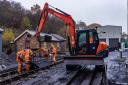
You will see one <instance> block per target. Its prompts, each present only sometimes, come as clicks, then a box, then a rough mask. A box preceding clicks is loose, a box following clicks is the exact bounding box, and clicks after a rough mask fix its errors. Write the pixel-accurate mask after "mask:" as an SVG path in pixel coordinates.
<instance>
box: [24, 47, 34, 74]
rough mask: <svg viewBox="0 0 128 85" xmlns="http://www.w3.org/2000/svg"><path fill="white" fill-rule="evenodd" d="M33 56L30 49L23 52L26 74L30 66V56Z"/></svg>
mask: <svg viewBox="0 0 128 85" xmlns="http://www.w3.org/2000/svg"><path fill="white" fill-rule="evenodd" d="M32 54H33V52H32V50H31V49H26V51H25V62H26V72H27V73H28V72H29V71H30V66H31V63H32V59H31V55H32Z"/></svg>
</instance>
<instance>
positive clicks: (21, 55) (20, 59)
mask: <svg viewBox="0 0 128 85" xmlns="http://www.w3.org/2000/svg"><path fill="white" fill-rule="evenodd" d="M24 55H25V50H21V51H19V52H18V53H17V56H16V61H17V63H18V69H17V71H18V73H19V74H21V73H22V66H23V58H24Z"/></svg>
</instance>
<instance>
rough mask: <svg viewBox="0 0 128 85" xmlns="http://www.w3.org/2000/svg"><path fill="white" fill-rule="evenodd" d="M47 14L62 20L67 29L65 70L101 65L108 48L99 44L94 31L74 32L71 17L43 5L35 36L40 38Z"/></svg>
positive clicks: (102, 43) (46, 4)
mask: <svg viewBox="0 0 128 85" xmlns="http://www.w3.org/2000/svg"><path fill="white" fill-rule="evenodd" d="M48 14H52V15H54V16H56V17H58V18H59V19H61V20H63V21H64V23H65V25H66V27H67V29H66V36H67V41H68V47H69V53H70V54H69V55H66V56H65V57H64V59H65V60H64V62H65V64H66V68H67V69H71V67H72V66H76V65H85V64H89V65H103V64H104V58H105V57H107V56H108V46H107V44H106V43H105V42H99V37H98V33H97V31H96V30H95V29H87V30H76V29H75V22H74V20H73V19H72V17H71V15H69V14H67V13H65V12H64V11H62V10H60V9H58V8H55V7H53V6H51V5H49V4H48V3H45V5H44V8H43V10H42V13H41V18H40V21H39V25H38V28H37V32H36V36H37V37H39V36H40V32H42V30H43V27H44V24H45V22H46V18H47V16H48Z"/></svg>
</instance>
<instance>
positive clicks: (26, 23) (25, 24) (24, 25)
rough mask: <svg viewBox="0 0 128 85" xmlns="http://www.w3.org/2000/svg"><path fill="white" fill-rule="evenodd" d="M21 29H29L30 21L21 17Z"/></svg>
mask: <svg viewBox="0 0 128 85" xmlns="http://www.w3.org/2000/svg"><path fill="white" fill-rule="evenodd" d="M22 27H23V28H24V29H30V28H31V24H30V20H29V18H28V17H27V16H25V17H23V19H22Z"/></svg>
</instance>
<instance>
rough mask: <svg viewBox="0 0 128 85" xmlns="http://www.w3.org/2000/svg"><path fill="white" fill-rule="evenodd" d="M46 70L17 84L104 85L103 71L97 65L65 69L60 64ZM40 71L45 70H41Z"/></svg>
mask: <svg viewBox="0 0 128 85" xmlns="http://www.w3.org/2000/svg"><path fill="white" fill-rule="evenodd" d="M48 71H49V72H48V73H47V74H38V75H40V76H37V75H36V77H35V78H33V79H30V80H27V81H24V83H21V84H18V85H106V84H104V83H103V77H104V71H103V69H101V68H99V67H94V68H93V69H91V70H90V69H89V68H88V67H86V66H85V67H82V68H81V69H76V70H73V71H67V70H66V69H65V68H64V65H62V66H61V67H55V69H54V70H53V69H48ZM54 71H55V72H54ZM52 72H53V73H52ZM42 73H45V71H44V70H43V71H42ZM34 76H35V75H34Z"/></svg>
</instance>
